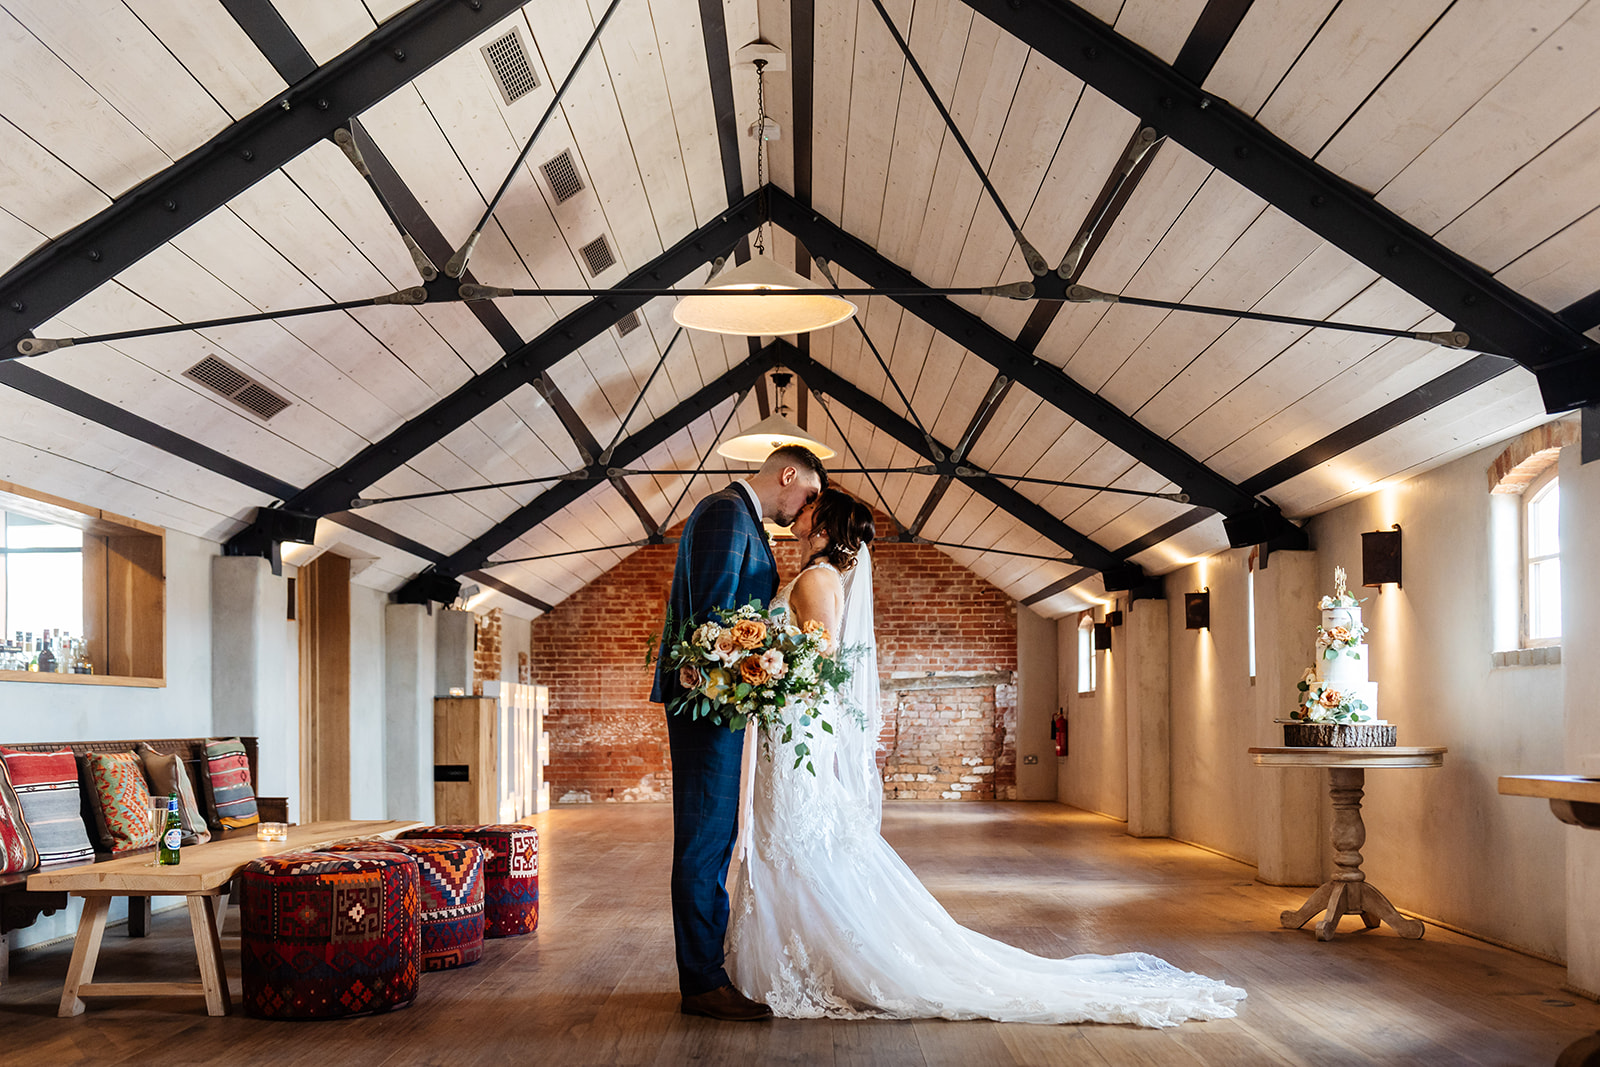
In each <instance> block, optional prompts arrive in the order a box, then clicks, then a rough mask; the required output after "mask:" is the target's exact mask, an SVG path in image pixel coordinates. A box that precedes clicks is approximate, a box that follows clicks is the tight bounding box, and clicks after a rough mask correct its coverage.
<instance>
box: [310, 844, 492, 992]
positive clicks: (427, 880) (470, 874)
mask: <svg viewBox="0 0 1600 1067" xmlns="http://www.w3.org/2000/svg"><path fill="white" fill-rule="evenodd" d="M317 851H319V852H328V853H349V852H400V853H404V854H406V855H408V856H410V857H411V858H412V859H414V860H416V861H417V869H418V873H419V875H420V876H421V879H422V896H421V903H420V907H421V913H422V969H423V970H424V971H447V970H450V969H451V968H453V967H465V966H466V965H467V964H469V963H477V962H478V960H479V959H481V958H482V957H483V855H484V852H483V846H481V845H479V844H478V843H477V842H474V841H441V840H430V839H422V840H414V841H413V840H408V841H350V842H345V843H341V844H336V845H324V846H323V847H322V848H320V849H318V850H317Z"/></svg>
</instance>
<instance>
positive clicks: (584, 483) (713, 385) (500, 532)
mask: <svg viewBox="0 0 1600 1067" xmlns="http://www.w3.org/2000/svg"><path fill="white" fill-rule="evenodd" d="M775 362H777V360H776V359H775V358H774V356H773V355H772V354H768V353H766V352H762V353H757V354H756V355H754V356H751V357H750V358H748V359H746V360H744V361H743V362H742V363H740V364H739V365H738V366H736V367H734V368H733V369H732V370H729V371H726V372H725V373H723V374H722V375H721V376H720V377H718V378H716V379H714V380H712V381H711V382H709V383H707V384H706V385H705V386H703V387H701V389H700V390H699V391H698V392H697V393H695V394H694V395H693V396H691V397H689V399H687V400H684V401H681V402H679V403H678V404H677V406H675V407H674V408H673V409H672V410H671V411H669V412H667V413H666V414H665V415H663V416H662V417H661V418H659V419H656V420H655V421H653V422H651V423H650V425H649V426H647V427H645V428H644V429H642V430H640V431H638V432H637V433H634V434H632V435H630V436H629V437H627V438H624V439H623V441H622V442H621V443H620V444H618V445H617V447H616V450H615V451H614V452H613V453H612V459H611V462H612V465H613V466H615V467H626V466H628V465H630V464H631V463H632V462H633V461H635V460H637V459H639V458H640V457H642V456H643V455H645V454H646V453H647V452H649V451H650V450H651V449H653V448H655V447H657V446H658V445H661V444H663V443H665V442H666V441H667V440H668V439H669V438H671V437H672V435H673V434H675V433H677V432H678V431H680V430H682V429H683V428H684V427H686V426H688V425H689V424H690V423H692V422H694V421H695V420H696V419H698V418H700V417H702V416H703V415H705V414H706V413H707V412H709V411H711V410H712V409H713V408H715V407H716V406H717V405H718V404H720V403H722V401H724V400H726V399H728V397H730V396H737V395H738V394H739V393H740V392H742V391H743V390H745V389H748V388H749V387H750V386H752V385H754V384H755V381H756V379H757V378H759V377H761V375H763V374H765V373H766V372H767V371H768V370H771V369H772V367H773V365H774V363H775ZM589 475H590V477H588V478H586V479H583V480H574V481H570V482H560V483H558V484H557V485H555V486H554V487H552V488H550V489H547V490H545V491H544V492H543V493H540V494H539V495H538V496H536V497H534V498H533V499H532V500H531V501H529V502H528V503H526V504H524V505H523V506H522V507H520V508H518V509H517V510H516V511H513V512H512V513H511V514H510V515H507V516H506V517H505V518H504V519H502V520H501V521H500V522H498V523H496V524H495V525H494V526H492V527H490V528H489V529H488V530H487V531H485V532H484V533H482V534H480V535H479V536H478V537H475V538H474V539H473V540H472V541H471V542H470V543H468V544H467V545H465V546H464V547H462V548H461V549H459V550H458V551H456V552H455V553H453V554H451V555H450V556H448V557H446V558H445V559H443V560H441V561H440V562H438V563H436V564H435V565H434V566H432V567H430V568H429V569H428V570H426V571H424V572H423V573H421V574H419V575H417V576H416V577H415V578H413V579H411V581H409V582H407V583H406V584H405V585H404V586H402V587H401V588H400V589H399V591H397V592H396V594H395V596H396V597H397V598H398V599H399V600H400V601H401V602H408V601H412V602H414V601H418V600H426V599H428V598H429V596H430V594H431V593H432V592H433V591H435V590H437V589H440V588H443V587H444V585H447V584H448V580H449V579H454V578H458V577H460V576H461V575H463V574H465V573H467V572H469V571H476V570H481V569H482V568H483V567H485V566H492V563H491V562H490V557H491V556H493V555H494V554H495V553H496V552H498V551H500V550H501V549H502V548H504V547H505V546H506V545H508V544H510V543H511V542H512V541H515V540H516V539H517V538H519V537H521V536H522V535H523V534H525V533H527V532H528V531H529V530H531V529H533V528H534V527H536V526H538V525H539V524H540V523H542V522H544V521H546V520H547V519H549V518H550V517H551V516H553V515H555V514H557V513H558V512H560V511H561V510H563V509H564V508H566V507H568V506H569V505H571V504H573V503H575V502H576V501H577V500H578V499H579V498H580V497H582V496H583V495H584V494H586V493H588V492H589V491H590V490H591V489H594V488H595V487H597V486H600V485H605V484H607V482H606V478H605V471H604V470H603V469H600V468H590V469H589ZM441 583H443V584H441Z"/></svg>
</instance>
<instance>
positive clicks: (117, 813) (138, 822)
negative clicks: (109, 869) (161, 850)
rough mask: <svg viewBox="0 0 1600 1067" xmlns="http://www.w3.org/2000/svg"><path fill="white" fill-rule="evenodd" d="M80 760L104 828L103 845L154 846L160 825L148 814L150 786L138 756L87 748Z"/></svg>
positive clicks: (114, 849)
mask: <svg viewBox="0 0 1600 1067" xmlns="http://www.w3.org/2000/svg"><path fill="white" fill-rule="evenodd" d="M83 761H84V766H85V767H87V768H88V771H89V775H88V777H89V786H90V788H91V789H92V790H93V791H94V797H93V799H94V803H95V804H96V805H97V806H98V808H99V812H100V820H99V821H100V825H101V826H102V827H103V828H104V830H105V834H104V838H103V843H104V844H105V846H106V847H107V848H109V849H110V850H111V851H112V852H128V851H130V850H132V849H138V848H153V847H154V846H155V843H156V838H158V837H160V836H161V828H160V827H158V826H157V825H156V824H155V820H154V819H153V818H152V817H151V814H150V786H149V785H148V784H147V783H146V782H145V780H144V765H143V764H142V763H140V762H139V757H138V756H135V755H134V754H133V753H132V752H90V753H88V754H87V755H85V756H84V757H83Z"/></svg>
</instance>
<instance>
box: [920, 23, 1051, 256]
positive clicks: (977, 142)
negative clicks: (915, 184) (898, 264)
mask: <svg viewBox="0 0 1600 1067" xmlns="http://www.w3.org/2000/svg"><path fill="white" fill-rule="evenodd" d="M1028 54H1029V50H1028V47H1027V46H1026V45H1024V44H1023V43H1022V42H1021V41H1019V40H1017V39H1016V38H1015V37H1013V36H1011V35H1010V34H1008V33H1004V32H1002V31H1001V30H1000V29H999V28H998V27H997V26H995V25H994V23H992V22H990V21H989V20H988V19H985V18H974V19H973V20H972V33H971V37H970V39H969V40H968V43H967V50H966V53H965V55H964V56H963V57H962V61H961V74H960V76H959V77H958V78H957V80H956V89H955V94H954V96H953V97H952V98H951V99H950V101H949V108H948V110H949V112H950V115H951V117H952V118H953V119H954V120H955V124H956V128H957V129H959V130H960V131H961V133H962V135H963V136H964V137H965V138H966V139H967V144H968V147H970V148H971V149H972V154H973V155H974V156H975V157H976V158H977V160H978V162H979V163H981V164H982V165H983V167H984V169H985V170H994V169H995V165H994V162H995V151H996V149H997V148H998V147H999V143H1000V137H1001V134H1002V133H1003V132H1004V131H1005V126H1006V116H1007V115H1008V114H1009V113H1010V111H1011V109H1012V107H1013V105H1014V104H1015V102H1016V96H1017V86H1018V85H1019V84H1020V83H1021V80H1022V72H1023V69H1024V66H1025V64H1026V63H1027V60H1028ZM987 197H988V193H987V192H985V191H984V189H983V184H982V182H981V181H980V180H979V178H978V176H977V175H976V174H974V173H973V170H972V164H970V163H968V162H967V159H966V156H965V154H964V153H962V151H961V149H960V147H959V146H957V145H956V144H955V143H954V139H953V138H946V139H945V141H944V143H943V144H942V146H941V147H940V149H939V159H938V162H937V163H936V164H935V165H934V178H933V184H932V186H931V188H930V190H929V193H928V199H927V205H928V210H927V217H926V219H924V221H923V224H922V232H923V233H924V234H926V235H927V237H926V239H924V240H922V241H919V242H918V244H917V247H916V249H915V252H914V256H913V258H912V260H911V263H910V270H911V273H912V274H914V275H915V276H916V277H917V278H918V279H919V280H921V281H922V282H924V283H926V284H928V285H933V286H942V285H950V284H952V282H953V281H954V280H955V279H956V278H957V275H956V268H957V266H958V265H959V264H960V262H961V257H962V249H963V248H964V247H965V245H966V243H967V240H968V238H969V236H971V234H972V232H973V226H974V222H973V220H974V215H975V213H976V211H977V209H978V205H979V204H980V202H982V201H983V200H985V199H987ZM990 206H991V208H992V207H993V205H992V204H991V205H990ZM1006 206H1007V208H1008V209H1009V210H1010V211H1011V212H1012V215H1013V216H1016V215H1017V213H1018V212H1019V211H1021V210H1022V207H1021V205H1018V204H1007V205H1006ZM986 217H987V216H986ZM992 239H993V240H995V241H997V242H1000V243H1002V244H1006V243H1009V242H1010V240H1011V236H1010V234H1009V232H1006V231H1005V230H1001V231H1000V233H998V234H994V235H992ZM961 281H962V284H980V285H983V284H988V282H987V280H986V281H983V282H976V281H973V280H972V279H968V278H966V277H965V276H961Z"/></svg>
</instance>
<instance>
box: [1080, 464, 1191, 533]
mask: <svg viewBox="0 0 1600 1067" xmlns="http://www.w3.org/2000/svg"><path fill="white" fill-rule="evenodd" d="M1149 491H1150V492H1167V493H1171V492H1176V491H1177V487H1176V486H1174V485H1173V484H1172V483H1171V482H1167V481H1164V480H1163V481H1162V482H1161V483H1160V484H1159V485H1158V486H1157V487H1156V488H1154V489H1151V490H1149ZM1123 500H1125V501H1128V502H1129V503H1128V504H1125V505H1124V510H1123V511H1122V513H1121V514H1119V515H1117V516H1116V517H1115V518H1112V519H1110V520H1108V521H1107V522H1105V523H1104V524H1103V525H1101V526H1100V527H1099V528H1098V529H1096V530H1095V532H1094V537H1095V540H1096V541H1099V542H1100V543H1101V544H1107V545H1112V546H1114V547H1116V546H1121V545H1126V544H1130V543H1132V542H1133V541H1136V540H1138V539H1139V538H1141V537H1143V536H1144V535H1145V534H1147V533H1149V532H1150V531H1151V530H1154V529H1156V528H1157V527H1159V526H1161V525H1162V524H1163V523H1166V522H1169V521H1171V520H1172V519H1175V518H1177V517H1178V516H1180V515H1183V514H1185V513H1186V512H1187V511H1188V510H1189V507H1190V506H1189V505H1188V504H1179V503H1176V502H1174V501H1171V500H1149V499H1146V500H1140V499H1138V498H1137V497H1123Z"/></svg>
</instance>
